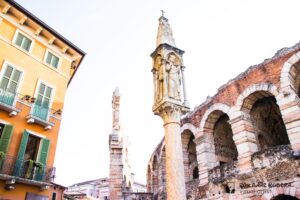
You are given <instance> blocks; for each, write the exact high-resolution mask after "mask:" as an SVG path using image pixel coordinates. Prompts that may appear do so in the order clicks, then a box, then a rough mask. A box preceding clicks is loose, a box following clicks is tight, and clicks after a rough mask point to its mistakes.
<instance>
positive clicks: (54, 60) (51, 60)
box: [46, 51, 59, 68]
mask: <svg viewBox="0 0 300 200" xmlns="http://www.w3.org/2000/svg"><path fill="white" fill-rule="evenodd" d="M46 63H47V64H48V65H51V66H52V67H54V68H57V67H58V63H59V57H57V56H56V55H54V54H53V53H50V52H49V51H48V52H47V57H46Z"/></svg>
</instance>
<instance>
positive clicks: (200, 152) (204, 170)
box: [194, 133, 218, 186]
mask: <svg viewBox="0 0 300 200" xmlns="http://www.w3.org/2000/svg"><path fill="white" fill-rule="evenodd" d="M194 142H195V143H196V150H197V161H198V169H199V185H200V186H203V185H206V184H207V183H208V171H209V170H210V169H212V168H214V167H215V166H217V164H218V163H217V159H216V156H215V151H214V142H213V136H212V134H210V133H209V134H205V135H202V136H200V137H198V138H196V139H195V140H194Z"/></svg>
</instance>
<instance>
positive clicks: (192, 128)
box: [180, 123, 197, 137]
mask: <svg viewBox="0 0 300 200" xmlns="http://www.w3.org/2000/svg"><path fill="white" fill-rule="evenodd" d="M180 130H181V133H182V132H183V131H184V130H189V131H191V132H192V133H193V135H194V136H195V137H196V133H197V128H196V127H195V126H194V125H193V124H191V123H185V124H183V125H182V126H181V128H180Z"/></svg>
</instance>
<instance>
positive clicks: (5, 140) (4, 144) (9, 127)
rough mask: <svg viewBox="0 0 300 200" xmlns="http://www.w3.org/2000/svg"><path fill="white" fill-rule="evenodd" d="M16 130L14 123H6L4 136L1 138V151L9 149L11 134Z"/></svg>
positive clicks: (4, 151)
mask: <svg viewBox="0 0 300 200" xmlns="http://www.w3.org/2000/svg"><path fill="white" fill-rule="evenodd" d="M13 131H14V126H13V125H9V124H7V125H5V126H4V129H3V132H2V136H1V139H0V152H1V151H2V152H3V153H6V152H7V150H8V145H9V143H10V139H11V136H12V134H13Z"/></svg>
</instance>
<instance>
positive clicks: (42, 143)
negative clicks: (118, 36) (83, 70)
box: [0, 0, 85, 200]
mask: <svg viewBox="0 0 300 200" xmlns="http://www.w3.org/2000/svg"><path fill="white" fill-rule="evenodd" d="M84 55H85V53H84V52H83V51H82V50H80V49H79V48H78V47H76V46H75V45H74V44H72V43H71V42H70V41H68V40H67V39H66V38H64V37H63V36H61V35H60V34H59V33H57V32H56V31H55V30H53V29H52V28H51V27H49V26H48V25H47V24H45V23H44V22H42V21H41V20H39V19H38V18H37V17H36V16H34V15H33V14H31V13H30V12H29V11H27V10H26V9H25V8H23V7H22V6H20V5H19V4H17V3H16V2H15V1H13V0H0V199H12V200H19V199H22V200H24V199H56V198H55V196H57V194H56V193H54V192H53V190H52V189H51V187H52V185H51V181H53V178H54V177H55V168H54V167H53V162H54V157H55V150H56V145H57V138H58V133H59V127H60V121H61V118H60V116H61V112H62V109H63V104H64V98H65V93H66V90H67V87H68V85H69V84H70V82H71V80H72V78H73V76H74V74H75V73H76V70H77V69H78V67H79V65H80V63H81V61H82V59H83V57H84ZM57 199H58V198H57Z"/></svg>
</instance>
